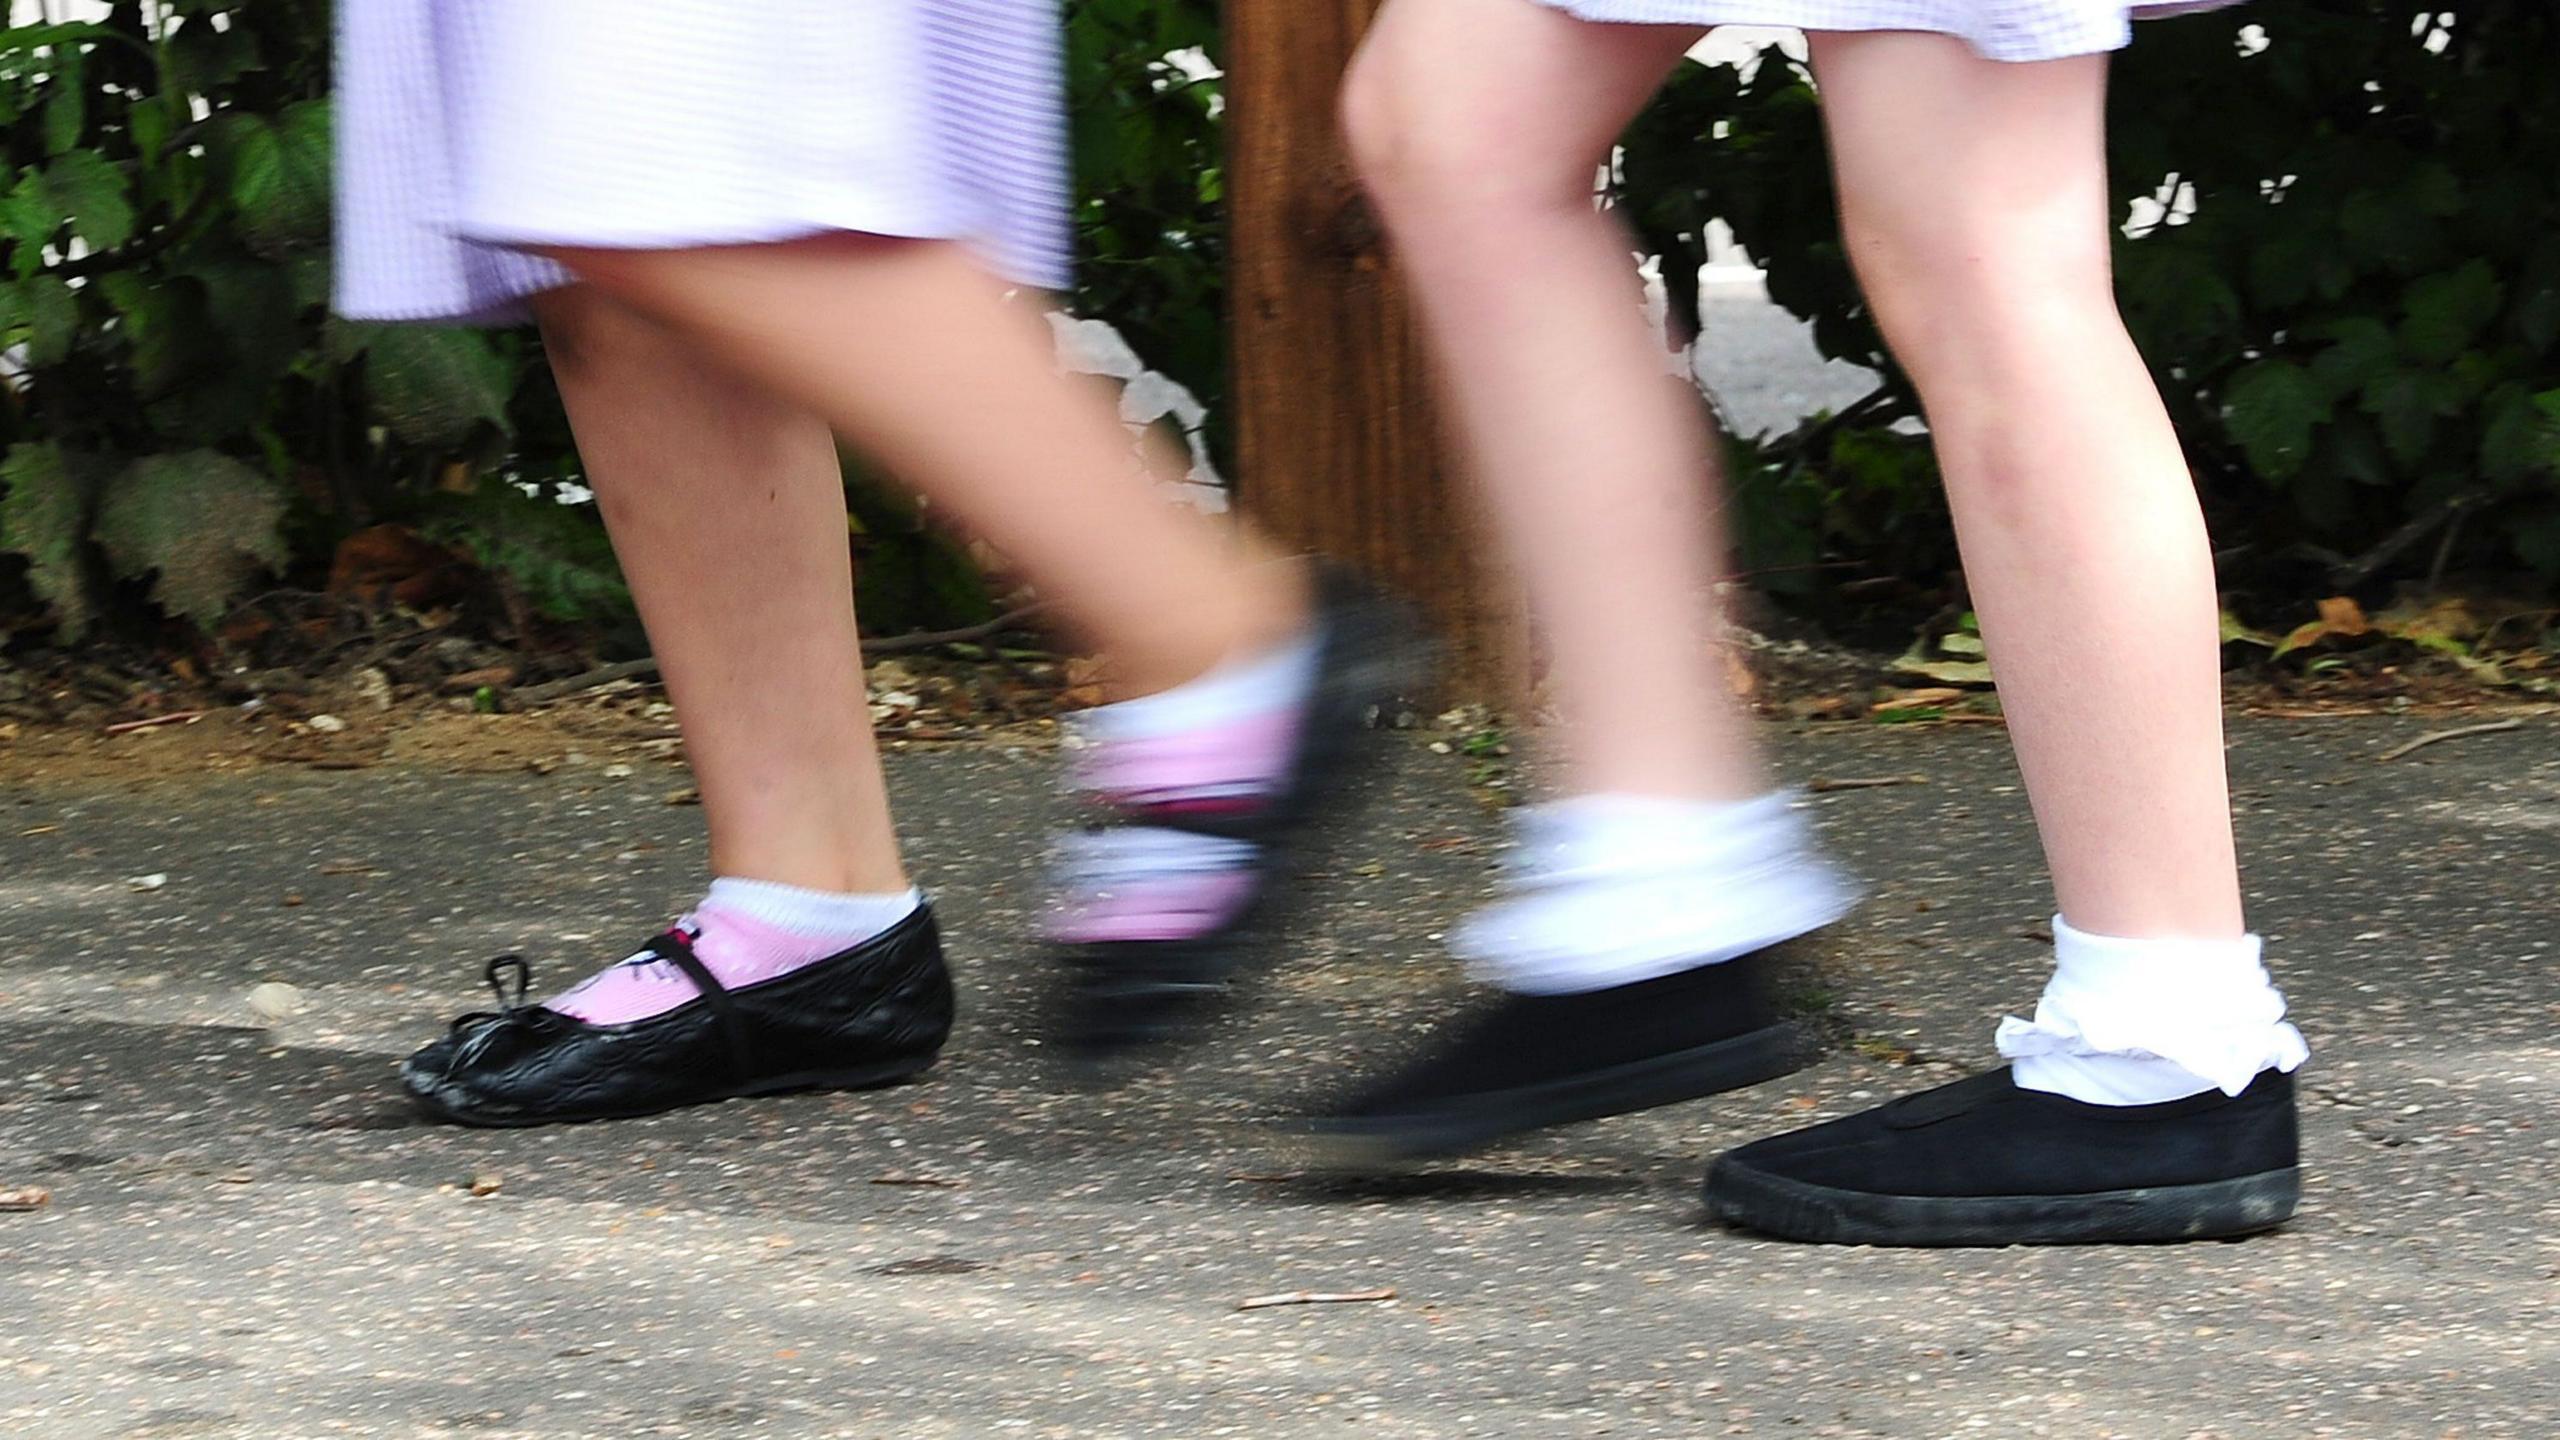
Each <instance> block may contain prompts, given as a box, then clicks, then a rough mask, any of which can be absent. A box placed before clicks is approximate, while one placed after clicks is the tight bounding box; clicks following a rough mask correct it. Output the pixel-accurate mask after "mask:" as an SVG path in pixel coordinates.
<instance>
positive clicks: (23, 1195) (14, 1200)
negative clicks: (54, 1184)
mask: <svg viewBox="0 0 2560 1440" xmlns="http://www.w3.org/2000/svg"><path fill="white" fill-rule="evenodd" d="M52 1203H53V1192H52V1191H50V1190H46V1189H44V1188H42V1187H40V1186H35V1185H30V1186H27V1187H26V1188H25V1189H22V1190H0V1213H14V1214H20V1215H23V1214H25V1213H27V1212H28V1211H31V1210H41V1209H43V1208H44V1207H46V1206H47V1205H50V1204H52Z"/></svg>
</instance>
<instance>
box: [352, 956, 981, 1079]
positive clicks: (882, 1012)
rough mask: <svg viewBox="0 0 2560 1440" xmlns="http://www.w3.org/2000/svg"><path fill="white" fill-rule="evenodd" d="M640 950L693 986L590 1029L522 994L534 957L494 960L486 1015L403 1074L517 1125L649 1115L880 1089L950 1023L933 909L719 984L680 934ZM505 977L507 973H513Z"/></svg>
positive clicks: (908, 1072)
mask: <svg viewBox="0 0 2560 1440" xmlns="http://www.w3.org/2000/svg"><path fill="white" fill-rule="evenodd" d="M645 953H647V954H649V955H650V956H652V957H653V958H655V959H658V960H662V961H664V962H666V963H667V964H669V965H672V966H674V967H675V968H676V969H678V970H680V971H682V972H683V973H684V974H685V976H686V977H687V978H689V979H691V980H692V981H693V984H694V988H695V989H696V990H697V991H699V992H700V993H699V995H697V997H696V998H694V999H693V1000H690V1001H687V1002H686V1003H684V1004H682V1005H679V1006H677V1007H676V1008H675V1009H673V1010H669V1011H666V1012H664V1013H662V1014H658V1015H652V1016H649V1017H648V1018H646V1019H642V1020H634V1021H631V1022H628V1023H626V1024H621V1025H592V1024H589V1023H587V1022H586V1021H583V1020H578V1019H575V1018H573V1017H571V1016H568V1015H563V1014H561V1013H560V1012H559V1011H556V1010H551V1009H548V1008H546V1007H544V1006H540V1005H528V1004H526V1003H524V996H525V992H526V990H527V988H528V987H529V986H530V984H531V981H532V969H531V967H530V966H528V965H526V964H525V962H524V961H523V960H522V959H520V958H518V957H516V956H513V955H501V956H499V957H498V958H497V959H495V960H492V961H490V962H489V969H488V980H489V985H490V988H491V989H492V990H495V991H496V992H497V994H498V1001H499V1006H500V1008H499V1009H498V1010H496V1011H494V1012H481V1013H478V1014H472V1015H465V1016H463V1017H462V1018H460V1019H458V1020H456V1021H454V1022H453V1028H452V1030H451V1032H450V1033H448V1034H446V1035H445V1036H444V1037H443V1038H442V1039H439V1040H437V1041H436V1042H435V1043H434V1044H432V1045H429V1046H427V1047H426V1048H424V1049H422V1050H420V1051H419V1052H418V1053H417V1054H415V1055H412V1056H410V1057H409V1059H408V1061H407V1062H406V1063H405V1064H403V1065H402V1066H401V1067H400V1081H401V1084H402V1086H403V1087H404V1088H405V1089H407V1091H408V1092H409V1095H410V1098H411V1099H413V1100H415V1101H416V1102H417V1104H418V1105H419V1107H420V1108H421V1109H423V1110H425V1111H426V1112H427V1113H428V1114H430V1115H433V1116H435V1117H436V1118H438V1119H441V1120H450V1121H453V1122H455V1123H457V1124H462V1125H479V1126H501V1127H512V1126H525V1125H548V1124H554V1123H558V1122H564V1121H577V1120H608V1119H619V1118H625V1117H629V1116H636V1115H654V1114H657V1113H658V1112H660V1111H664V1110H674V1109H678V1108H681V1107H683V1106H687V1105H701V1104H706V1103H709V1102H712V1101H717V1100H729V1099H735V1098H737V1097H740V1096H746V1095H771V1094H777V1093H780V1092H782V1091H787V1090H855V1089H864V1088H867V1087H870V1086H875V1085H887V1084H891V1083H894V1082H896V1081H899V1080H903V1079H906V1078H907V1077H909V1076H912V1075H915V1074H918V1073H919V1072H921V1071H923V1070H924V1069H925V1068H926V1067H928V1066H930V1065H932V1064H933V1060H934V1056H935V1055H936V1054H938V1053H939V1052H940V1051H941V1049H942V1042H943V1040H944V1039H945V1038H946V1037H947V1036H949V1035H950V1033H951V1013H952V992H951V974H950V971H949V970H948V969H946V968H945V967H944V965H943V962H942V941H941V937H940V935H939V933H938V932H937V930H936V928H935V926H934V920H933V912H932V911H931V909H929V908H925V907H919V908H918V909H917V911H916V913H914V914H913V915H910V916H908V917H907V918H906V919H904V920H902V921H900V922H898V923H897V924H896V925H894V926H892V927H890V928H889V929H888V930H886V931H883V932H882V933H880V934H879V935H877V936H874V937H873V938H871V939H870V940H867V941H865V942H864V943H862V944H860V945H857V946H855V947H853V948H852V949H850V950H846V951H844V952H842V953H840V954H836V955H831V956H829V957H827V958H826V959H824V960H820V961H818V962H816V963H814V964H811V965H806V966H803V967H802V968H800V969H798V970H794V971H792V972H791V973H789V974H787V975H782V976H778V977H776V978H774V979H772V980H767V981H764V982H762V983H760V984H755V985H747V986H742V987H740V988H738V989H735V990H731V989H727V988H725V987H723V986H722V985H721V984H720V982H719V981H718V980H717V979H715V978H714V977H713V976H712V974H711V972H710V970H709V969H707V968H706V967H705V966H704V965H703V963H702V961H701V960H700V959H699V958H697V957H696V956H695V955H694V953H693V943H692V940H691V939H690V937H688V936H687V935H686V934H685V933H684V932H683V931H681V930H669V931H667V932H666V933H664V934H662V935H660V936H658V937H657V938H656V939H654V940H652V941H650V942H649V944H648V945H647V946H646V947H645ZM510 982H512V984H510Z"/></svg>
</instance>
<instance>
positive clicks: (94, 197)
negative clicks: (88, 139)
mask: <svg viewBox="0 0 2560 1440" xmlns="http://www.w3.org/2000/svg"><path fill="white" fill-rule="evenodd" d="M44 193H45V196H46V198H48V199H49V200H50V201H51V202H52V203H53V205H54V208H55V209H56V210H58V211H59V212H60V213H61V214H62V215H63V216H64V217H65V218H66V219H68V220H69V221H70V222H71V228H72V230H74V231H75V232H77V233H78V234H79V236H80V238H81V239H83V240H86V241H88V242H89V248H90V249H91V250H113V249H114V248H116V247H117V246H119V245H122V244H123V243H124V242H125V241H127V240H130V239H132V238H133V202H132V200H131V199H129V198H128V197H127V195H126V193H125V179H124V173H123V172H122V171H120V170H118V169H117V168H116V167H115V166H114V165H112V164H110V163H108V161H107V159H106V158H105V157H104V156H102V155H100V154H98V152H96V151H95V150H74V151H72V152H71V153H70V154H68V155H60V156H56V157H55V158H54V161H53V163H52V164H50V165H47V166H46V167H45V169H44Z"/></svg>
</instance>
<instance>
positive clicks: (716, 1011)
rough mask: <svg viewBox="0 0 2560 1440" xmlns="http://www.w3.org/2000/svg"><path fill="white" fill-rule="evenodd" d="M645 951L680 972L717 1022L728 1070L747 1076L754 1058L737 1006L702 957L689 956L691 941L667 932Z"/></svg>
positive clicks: (726, 988)
mask: <svg viewBox="0 0 2560 1440" xmlns="http://www.w3.org/2000/svg"><path fill="white" fill-rule="evenodd" d="M646 948H647V951H648V953H650V954H652V955H655V956H657V957H658V958H659V959H661V960H664V961H666V962H667V963H668V964H670V965H673V966H674V967H676V968H677V969H678V970H681V971H683V972H684V977H685V978H686V979H688V980H690V981H692V982H693V988H694V989H695V990H697V991H699V992H701V995H702V998H703V1000H704V1002H705V1003H707V1004H709V1005H710V1007H711V1013H712V1015H713V1017H714V1018H716V1019H718V1020H719V1022H720V1033H721V1036H722V1038H724V1039H725V1040H727V1041H728V1044H729V1066H730V1068H731V1069H732V1070H733V1071H735V1072H736V1073H737V1074H738V1075H740V1076H745V1075H747V1074H748V1073H749V1069H748V1066H749V1064H750V1063H751V1061H752V1060H753V1058H754V1057H753V1055H752V1054H751V1051H750V1047H749V1046H748V1044H747V1023H746V1020H745V1018H744V1017H743V1016H741V1015H739V1014H738V1004H737V1001H736V1000H734V999H733V998H731V996H730V994H729V987H728V986H726V985H723V984H721V983H720V977H719V976H717V975H714V974H712V973H711V967H710V966H708V965H705V964H703V963H702V957H701V956H699V955H696V954H694V953H693V937H692V936H690V935H687V934H685V932H683V931H682V930H669V931H667V932H666V933H665V934H663V935H660V936H658V937H657V938H656V939H654V940H651V941H650V942H649V944H648V946H647V947H646Z"/></svg>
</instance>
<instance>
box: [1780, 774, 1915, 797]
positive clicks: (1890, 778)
mask: <svg viewBox="0 0 2560 1440" xmlns="http://www.w3.org/2000/svg"><path fill="white" fill-rule="evenodd" d="M1928 783H1929V777H1928V776H1926V775H1879V776H1876V777H1875V778H1873V779H1870V780H1847V779H1843V780H1831V779H1823V778H1816V779H1814V780H1813V781H1811V782H1809V783H1808V784H1806V786H1805V787H1804V788H1805V789H1807V790H1810V791H1812V792H1813V793H1814V794H1816V795H1823V794H1828V793H1829V792H1831V791H1833V790H1881V789H1884V788H1885V787H1886V786H1889V785H1926V784H1928Z"/></svg>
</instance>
